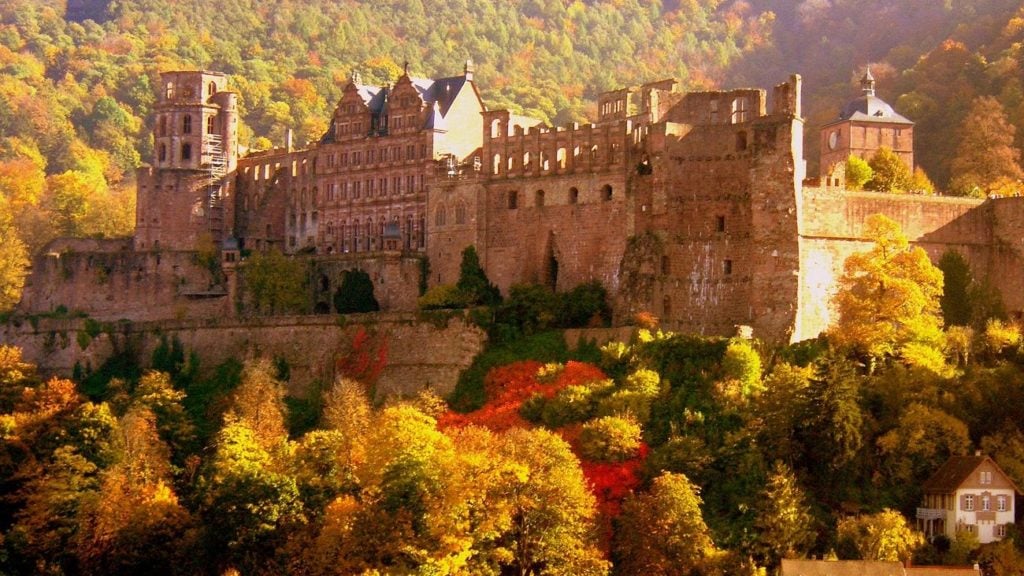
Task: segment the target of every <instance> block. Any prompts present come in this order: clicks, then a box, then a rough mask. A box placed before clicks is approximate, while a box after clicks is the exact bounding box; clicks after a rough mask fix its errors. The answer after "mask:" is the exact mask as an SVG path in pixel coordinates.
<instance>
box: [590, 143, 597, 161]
mask: <svg viewBox="0 0 1024 576" xmlns="http://www.w3.org/2000/svg"><path fill="white" fill-rule="evenodd" d="M590 161H591V162H597V144H594V145H593V146H591V147H590Z"/></svg>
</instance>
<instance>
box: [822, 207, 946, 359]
mask: <svg viewBox="0 0 1024 576" xmlns="http://www.w3.org/2000/svg"><path fill="white" fill-rule="evenodd" d="M864 235H865V236H866V237H867V238H868V239H869V240H871V241H872V242H874V247H873V248H872V249H871V250H869V251H868V252H862V253H859V254H853V255H851V256H850V257H849V258H847V259H846V262H845V263H844V265H843V276H842V277H841V278H840V279H839V291H838V293H837V294H836V296H835V300H834V303H835V305H836V308H837V310H838V312H839V318H838V319H837V320H836V321H835V323H834V324H833V326H832V328H831V329H830V338H831V339H832V340H833V341H834V342H835V343H836V344H838V345H839V346H844V347H847V348H851V349H853V350H855V351H856V352H857V353H859V354H862V355H864V356H866V357H867V358H869V359H870V360H872V361H875V360H884V359H886V358H891V357H897V358H901V359H902V360H903V361H904V362H907V363H908V364H918V365H923V366H925V367H929V368H932V369H935V366H934V363H935V361H936V360H935V356H939V361H938V362H939V363H940V364H941V339H942V331H941V326H942V315H941V308H940V305H939V298H940V297H941V296H942V271H941V270H939V269H938V268H936V267H935V266H934V265H932V263H931V261H930V260H929V259H928V255H927V254H926V253H925V251H924V250H923V249H921V248H917V247H913V248H912V247H910V245H909V242H908V241H907V237H906V236H905V235H904V234H903V232H902V230H900V227H899V224H897V223H896V222H894V221H892V220H890V219H889V218H886V217H885V216H882V215H880V214H875V215H873V216H869V217H868V218H867V221H866V222H865V233H864ZM929 351H930V352H931V353H932V354H931V355H930V356H929V354H928V352H929Z"/></svg>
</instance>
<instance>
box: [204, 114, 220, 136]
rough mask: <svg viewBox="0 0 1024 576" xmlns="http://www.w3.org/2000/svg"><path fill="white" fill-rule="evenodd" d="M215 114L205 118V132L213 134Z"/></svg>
mask: <svg viewBox="0 0 1024 576" xmlns="http://www.w3.org/2000/svg"><path fill="white" fill-rule="evenodd" d="M216 118H217V117H216V116H210V117H209V118H207V119H206V133H207V134H213V124H214V122H215V121H216Z"/></svg>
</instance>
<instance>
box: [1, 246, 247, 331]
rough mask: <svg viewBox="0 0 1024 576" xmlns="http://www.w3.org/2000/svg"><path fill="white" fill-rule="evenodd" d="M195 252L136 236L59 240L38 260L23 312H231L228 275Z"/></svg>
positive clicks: (111, 316) (152, 315)
mask: <svg viewBox="0 0 1024 576" xmlns="http://www.w3.org/2000/svg"><path fill="white" fill-rule="evenodd" d="M217 272H218V273H214V272H213V271H211V270H210V269H209V268H208V267H206V266H204V265H201V264H200V263H199V259H198V258H197V255H196V253H195V252H177V251H166V250H158V251H144V252H138V251H134V250H132V249H131V240H106V241H99V240H88V239H74V240H65V239H61V240H56V241H54V242H53V243H51V244H49V245H47V246H46V247H45V248H43V250H42V251H41V252H40V253H39V255H38V256H37V257H36V258H35V259H34V260H33V262H32V270H31V273H30V275H29V277H28V279H27V282H26V285H25V289H24V292H23V294H22V300H21V303H20V304H19V305H18V309H17V311H18V312H19V313H21V314H46V313H51V312H54V311H57V310H59V309H60V307H62V306H63V308H64V309H65V310H67V311H69V312H75V311H82V312H86V313H88V314H89V315H90V316H91V317H93V318H95V319H98V320H118V319H121V318H128V319H132V320H159V319H168V318H207V317H219V316H224V315H230V314H231V313H232V311H233V309H234V308H233V304H232V303H231V302H229V299H228V288H227V286H226V284H227V278H226V277H225V276H224V275H223V274H222V273H219V270H218V271H217Z"/></svg>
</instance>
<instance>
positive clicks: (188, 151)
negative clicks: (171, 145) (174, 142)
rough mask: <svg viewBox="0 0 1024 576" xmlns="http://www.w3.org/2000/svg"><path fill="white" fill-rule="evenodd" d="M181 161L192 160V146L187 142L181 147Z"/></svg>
mask: <svg viewBox="0 0 1024 576" xmlns="http://www.w3.org/2000/svg"><path fill="white" fill-rule="evenodd" d="M181 159H182V160H191V159H192V145H191V144H189V143H188V142H186V143H184V144H182V145H181Z"/></svg>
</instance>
